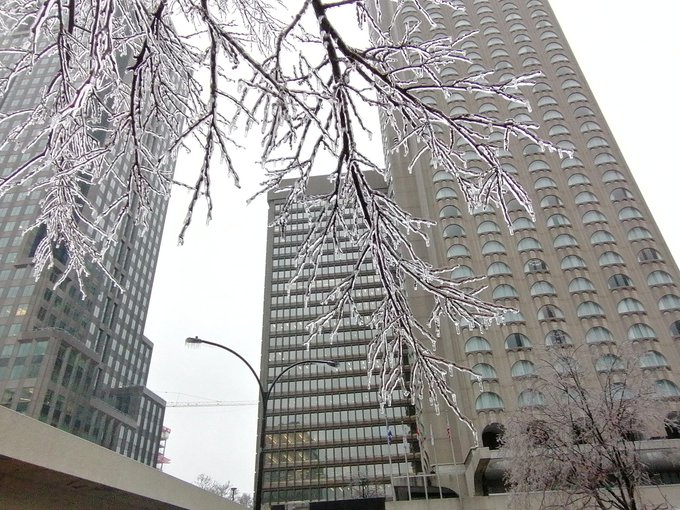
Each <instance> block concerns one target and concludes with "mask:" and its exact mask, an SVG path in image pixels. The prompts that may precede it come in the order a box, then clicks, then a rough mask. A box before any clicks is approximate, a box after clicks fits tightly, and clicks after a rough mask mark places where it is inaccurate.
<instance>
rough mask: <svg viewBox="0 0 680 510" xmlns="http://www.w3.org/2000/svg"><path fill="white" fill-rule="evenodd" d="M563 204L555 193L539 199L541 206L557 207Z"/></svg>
mask: <svg viewBox="0 0 680 510" xmlns="http://www.w3.org/2000/svg"><path fill="white" fill-rule="evenodd" d="M562 205H564V204H563V203H562V199H561V198H560V197H558V196H557V195H546V196H544V197H543V198H542V199H541V203H540V206H541V207H544V208H545V207H559V206H562Z"/></svg>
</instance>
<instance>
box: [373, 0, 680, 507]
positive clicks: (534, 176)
mask: <svg viewBox="0 0 680 510" xmlns="http://www.w3.org/2000/svg"><path fill="white" fill-rule="evenodd" d="M461 3H462V4H464V6H465V11H455V12H453V15H452V13H451V10H446V12H445V9H446V8H445V7H444V6H443V5H441V4H439V3H435V2H432V3H431V5H430V6H429V7H428V10H429V14H430V16H431V18H432V19H433V20H435V21H436V22H437V23H438V24H439V26H437V27H435V28H432V29H431V28H430V24H429V23H428V22H427V21H426V20H424V19H422V16H420V15H419V13H418V12H416V10H415V9H414V8H413V6H409V5H408V4H406V7H405V8H404V9H402V10H401V12H400V13H399V14H398V17H397V19H398V22H397V23H395V30H396V31H397V34H396V36H397V40H398V39H399V36H400V35H403V33H404V27H405V26H407V25H410V24H414V23H419V27H420V29H419V30H420V31H421V33H416V34H415V35H417V36H420V37H422V38H423V39H429V38H431V37H434V36H436V34H444V33H445V34H448V35H451V36H453V37H454V38H456V37H459V36H462V35H464V34H470V33H471V32H473V30H475V31H476V33H474V34H471V35H470V36H469V37H467V38H466V39H465V40H464V42H463V43H462V45H461V47H462V48H463V49H464V50H465V51H466V54H467V57H468V58H469V59H470V60H471V63H470V64H463V66H462V68H457V69H453V68H451V69H449V68H446V69H442V71H441V73H442V76H443V77H445V79H446V80H448V81H449V82H452V81H454V80H456V79H457V76H458V75H461V76H463V75H471V74H472V75H474V74H475V73H478V72H480V71H482V69H491V70H494V71H495V72H494V73H493V75H492V76H490V77H488V80H489V81H490V82H493V81H499V82H502V81H504V80H505V79H508V78H510V77H511V76H513V75H514V76H516V75H519V74H522V73H528V72H535V71H540V72H541V73H542V76H541V77H539V78H537V80H536V84H535V86H533V88H530V89H528V90H526V89H525V90H523V91H522V94H523V95H524V97H525V98H526V99H527V100H528V101H529V103H530V105H531V109H530V110H529V109H527V108H525V107H523V106H522V105H521V104H517V103H508V102H506V101H502V100H499V99H498V98H494V97H492V96H490V95H488V94H484V93H477V94H473V93H468V94H452V95H450V96H449V97H448V98H446V99H445V98H443V97H435V98H433V99H434V100H435V101H437V103H438V105H439V107H440V108H443V109H446V110H447V111H450V112H451V114H453V115H458V114H464V113H466V112H480V113H483V114H485V115H488V116H491V117H498V118H500V119H504V118H512V117H514V118H515V119H518V120H523V121H529V120H532V121H534V122H535V123H536V124H538V125H539V126H540V128H539V130H538V134H539V135H540V137H541V138H542V139H544V140H548V141H550V142H552V143H553V144H555V145H557V146H558V147H561V148H564V149H569V150H572V151H573V157H564V158H560V157H559V156H558V155H557V154H556V153H554V152H548V151H544V150H542V149H541V147H539V146H538V145H536V144H533V143H529V142H528V141H526V140H517V139H514V140H511V144H510V151H506V152H504V151H502V145H501V144H502V141H501V140H499V142H498V143H499V150H500V152H499V154H500V156H501V161H502V163H503V164H504V166H505V168H506V169H507V170H508V171H510V172H512V173H514V174H516V176H517V178H518V180H519V181H520V182H521V183H522V185H523V186H524V188H525V189H526V190H527V191H528V193H529V194H530V196H531V198H532V201H533V204H534V208H535V214H536V218H535V221H532V220H531V219H530V218H529V215H528V214H527V213H526V211H524V210H523V209H522V208H521V207H519V204H517V203H516V202H515V203H511V204H510V209H511V213H510V216H511V219H512V229H513V230H514V234H511V233H510V231H509V229H508V228H507V226H506V225H505V224H504V219H503V216H502V214H500V213H499V211H496V210H494V209H493V208H492V207H486V208H480V209H478V210H476V211H474V212H473V214H469V213H468V211H467V205H466V204H465V203H464V201H463V200H462V198H461V191H460V190H459V189H457V186H456V183H455V182H454V181H453V180H452V179H451V177H450V175H449V174H447V173H446V172H444V171H441V170H439V171H438V169H437V168H435V166H434V165H430V164H429V163H428V162H427V161H422V163H421V164H420V165H419V166H418V167H417V168H416V170H415V171H414V172H413V175H410V174H409V172H408V169H407V161H405V160H404V159H403V158H402V157H401V156H400V155H398V154H390V155H388V156H387V157H388V164H389V165H390V168H391V171H392V173H393V175H394V176H395V182H397V183H398V186H395V187H394V189H393V193H394V196H395V198H396V200H397V201H398V202H399V203H401V204H402V206H403V207H405V208H407V209H408V210H410V211H411V212H412V213H414V214H415V215H417V216H420V217H426V218H431V219H435V220H436V221H437V226H436V227H434V228H433V229H432V230H431V242H430V244H429V246H428V247H423V249H424V250H426V253H427V257H428V259H429V261H430V262H431V263H432V264H433V265H434V266H436V267H452V266H459V267H458V268H457V269H456V270H455V271H454V273H453V277H467V276H472V275H487V278H488V279H487V282H486V283H487V285H488V288H487V290H485V291H484V292H483V294H482V295H481V296H482V297H484V298H485V299H486V300H488V301H494V302H496V303H499V304H503V305H508V306H510V307H512V308H515V309H517V310H519V312H520V313H519V314H515V315H512V316H508V317H507V320H506V322H505V324H504V325H502V326H494V327H491V328H490V329H488V330H485V331H482V332H480V331H479V330H478V329H474V330H471V329H470V328H466V327H465V326H464V325H463V327H462V329H461V331H460V332H458V331H456V329H455V328H454V327H453V325H451V324H446V325H442V341H440V342H439V343H438V353H439V354H440V355H443V356H444V357H446V358H447V359H450V360H452V361H455V362H456V363H459V364H463V365H465V366H469V367H471V368H473V369H474V370H475V371H477V372H478V373H479V374H480V375H481V376H482V378H483V379H484V381H483V385H482V387H481V388H480V384H479V383H477V382H474V383H473V382H472V381H471V380H470V378H469V376H464V375H461V374H459V375H457V376H455V378H454V387H455V388H456V390H457V393H458V397H459V402H460V404H461V405H462V408H463V410H464V412H465V414H466V415H467V416H468V417H469V418H470V419H472V420H473V422H474V423H475V425H476V427H477V430H478V431H479V433H480V436H481V442H482V444H483V446H484V447H486V448H488V449H485V448H481V449H479V450H471V447H472V446H473V438H472V436H471V434H470V433H469V431H468V430H467V429H466V427H464V426H462V425H461V424H460V422H456V421H455V419H454V418H453V416H452V415H450V416H449V417H447V416H446V412H443V413H442V415H440V416H436V415H435V414H434V413H433V412H432V411H431V410H430V409H429V408H428V406H427V404H426V403H424V404H423V406H422V409H420V410H419V413H418V421H419V422H420V424H419V426H420V427H423V428H425V429H426V430H427V429H428V428H429V426H430V425H432V426H433V429H434V431H435V432H434V435H435V441H434V444H432V443H430V442H427V444H425V445H424V451H423V452H422V454H423V458H424V459H427V463H425V464H427V465H425V466H424V468H425V469H426V470H428V471H434V470H437V469H438V470H439V471H442V470H443V467H444V465H446V468H447V469H448V470H449V473H450V474H451V475H452V476H454V480H453V481H452V482H451V488H452V489H454V490H455V491H456V492H457V493H458V494H460V495H461V496H464V495H474V494H476V495H479V494H484V493H488V492H493V491H502V490H503V483H502V471H501V470H500V469H498V463H497V461H495V460H493V458H494V453H493V452H490V451H489V450H490V449H495V448H497V446H498V444H497V440H498V436H499V434H500V433H501V431H502V429H503V423H504V422H505V421H506V420H507V419H508V418H507V417H508V414H509V412H512V411H515V410H518V409H521V408H522V407H524V406H531V405H534V404H535V402H534V401H533V400H532V395H533V393H532V392H530V389H531V385H532V378H531V377H529V376H530V375H531V374H532V372H533V370H534V368H535V366H536V365H537V364H539V362H540V361H541V360H543V359H546V358H548V351H549V350H550V349H551V348H554V347H556V346H560V345H573V347H574V348H573V349H571V351H572V352H573V356H574V357H576V358H577V361H578V363H579V365H580V366H581V367H583V368H584V369H585V370H589V371H592V372H593V373H594V372H600V371H602V370H604V369H605V368H606V365H607V363H608V362H611V359H612V358H611V356H612V355H615V354H614V353H616V352H617V349H618V348H619V347H620V346H621V345H622V344H624V343H628V345H632V348H633V349H634V350H635V352H636V353H637V354H638V355H640V356H641V365H642V366H643V367H644V371H645V373H646V374H647V376H648V377H649V378H650V380H652V381H654V383H655V384H656V387H657V389H658V391H659V392H660V393H661V395H663V396H665V397H668V399H669V406H673V405H677V404H672V401H673V400H674V399H675V398H677V397H680V389H679V387H678V384H680V380H678V378H677V375H676V372H677V370H678V368H680V351H679V350H678V345H677V341H678V339H680V288H679V287H678V286H679V285H680V272H678V267H677V265H676V264H675V262H674V261H673V259H672V257H671V254H670V252H669V250H668V247H667V246H666V243H665V242H664V240H663V238H662V236H661V233H660V232H659V229H658V228H657V226H656V224H655V223H654V220H653V218H652V216H651V214H650V211H649V209H648V207H647V205H646V204H645V202H644V199H643V198H642V195H641V193H640V190H639V189H638V187H637V186H636V184H635V181H634V179H633V177H632V175H631V172H630V170H629V169H628V167H627V165H626V163H625V161H624V158H623V155H622V154H621V151H620V150H619V148H618V146H617V144H616V141H615V140H614V137H613V136H612V133H611V131H610V130H609V128H608V126H607V124H606V121H605V119H604V117H603V115H602V112H601V111H600V109H599V108H598V105H597V103H596V101H595V99H594V97H593V94H592V92H591V90H590V89H589V87H588V84H587V83H586V79H585V77H584V76H583V73H582V72H581V70H580V69H579V67H578V64H577V62H576V60H575V58H574V55H573V53H572V52H571V50H570V48H569V45H568V43H567V41H566V38H565V36H564V34H563V33H562V31H561V29H560V27H559V24H558V22H557V19H556V18H555V15H554V14H553V12H552V10H551V8H550V5H549V2H548V0H462V2H461ZM394 5H395V3H393V2H383V3H382V6H383V19H387V20H389V19H390V17H391V16H392V15H394V12H393V10H394ZM400 31H401V33H399V32H400ZM466 67H467V69H466ZM384 135H385V138H386V139H388V140H391V137H392V136H393V135H392V134H391V133H384ZM491 139H493V136H492V138H491ZM459 147H463V145H459ZM410 149H411V154H414V153H416V152H417V149H416V147H410ZM475 164H476V163H475V156H474V155H470V159H469V161H468V165H469V166H470V167H474V166H475ZM481 165H482V163H481V161H480V162H479V166H481ZM414 197H418V198H417V199H414ZM422 197H426V198H425V199H423V198H422ZM414 297H417V296H414ZM422 301H423V300H420V302H422ZM414 302H418V300H417V299H416V300H414ZM416 306H417V305H416ZM416 313H419V314H423V317H426V316H427V315H426V314H427V313H428V311H427V310H426V309H421V310H419V311H417V312H416ZM447 420H448V421H449V422H450V424H451V426H452V427H453V429H454V430H453V434H452V436H453V439H452V440H451V439H449V437H448V436H449V434H447V431H446V427H447V425H446V421H447ZM454 424H455V426H454ZM658 426H659V429H660V433H661V434H662V435H663V433H664V425H663V423H659V424H658ZM657 432H659V431H657ZM652 435H654V434H652ZM435 454H436V457H437V459H438V460H437V462H436V463H437V464H439V466H434V464H435V461H434V458H435ZM463 474H465V475H466V476H467V480H468V481H467V483H466V482H465V478H464V477H463V476H460V477H459V478H455V475H463ZM668 476H669V477H670V478H673V476H675V475H674V474H668ZM473 482H474V483H473Z"/></svg>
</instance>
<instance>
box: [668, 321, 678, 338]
mask: <svg viewBox="0 0 680 510" xmlns="http://www.w3.org/2000/svg"><path fill="white" fill-rule="evenodd" d="M668 330H669V331H670V332H671V336H672V337H673V338H678V337H680V321H675V322H674V323H673V324H671V325H670V327H669V328H668Z"/></svg>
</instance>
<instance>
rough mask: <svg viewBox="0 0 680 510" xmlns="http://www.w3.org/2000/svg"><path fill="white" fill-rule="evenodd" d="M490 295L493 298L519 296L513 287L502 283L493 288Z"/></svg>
mask: <svg viewBox="0 0 680 510" xmlns="http://www.w3.org/2000/svg"><path fill="white" fill-rule="evenodd" d="M492 297H493V298H494V299H514V298H518V297H519V293H518V292H517V290H515V287H513V286H512V285H508V284H507V283H504V284H501V285H498V286H496V288H494V289H493V293H492Z"/></svg>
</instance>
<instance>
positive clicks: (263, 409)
mask: <svg viewBox="0 0 680 510" xmlns="http://www.w3.org/2000/svg"><path fill="white" fill-rule="evenodd" d="M185 343H186V344H187V345H197V344H207V345H212V346H213V347H219V348H220V349H223V350H225V351H227V352H229V353H231V354H233V355H234V356H236V357H237V358H238V359H240V360H241V361H242V362H243V363H245V365H246V366H247V367H248V369H249V370H250V373H251V374H253V377H255V380H256V381H257V385H258V386H259V388H260V399H259V400H260V427H259V435H260V441H259V445H258V449H257V472H256V478H255V494H254V500H255V501H254V505H253V508H254V509H255V510H260V509H261V507H262V471H263V468H264V444H265V441H264V438H265V427H266V424H267V403H268V402H269V397H270V396H271V394H272V390H273V389H274V385H275V384H276V383H277V382H279V379H281V377H282V376H283V375H284V374H285V373H286V372H288V371H289V370H291V369H293V368H295V367H299V366H300V365H328V366H330V367H337V366H338V362H337V361H326V360H322V359H308V360H305V361H298V362H297V363H293V364H292V365H288V366H287V367H286V368H284V369H283V370H282V371H281V372H279V374H278V375H277V376H276V377H275V378H274V380H273V381H272V382H271V384H270V385H269V386H268V387H267V389H265V387H264V386H263V385H262V381H260V377H259V376H258V375H257V372H256V371H255V369H254V368H253V367H252V366H251V365H250V363H248V362H247V361H246V359H245V358H244V357H243V356H241V355H240V354H239V353H238V352H236V351H235V350H233V349H230V348H229V347H227V346H225V345H222V344H218V343H215V342H210V341H208V340H203V339H201V338H198V337H194V338H191V337H189V338H187V339H186V341H185Z"/></svg>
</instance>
